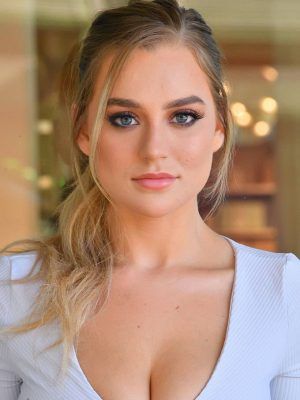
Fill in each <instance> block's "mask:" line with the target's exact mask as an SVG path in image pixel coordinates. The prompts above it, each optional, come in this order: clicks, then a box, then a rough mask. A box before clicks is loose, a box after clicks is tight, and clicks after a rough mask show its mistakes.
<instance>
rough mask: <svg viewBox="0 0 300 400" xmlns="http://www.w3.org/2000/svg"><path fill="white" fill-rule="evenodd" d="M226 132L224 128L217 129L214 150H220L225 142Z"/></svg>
mask: <svg viewBox="0 0 300 400" xmlns="http://www.w3.org/2000/svg"><path fill="white" fill-rule="evenodd" d="M224 139H225V134H224V131H223V129H217V130H216V132H215V135H214V143H213V152H214V153H215V152H216V151H218V150H219V149H220V148H221V147H222V146H223V144H224Z"/></svg>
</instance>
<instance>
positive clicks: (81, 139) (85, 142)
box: [76, 126, 90, 156]
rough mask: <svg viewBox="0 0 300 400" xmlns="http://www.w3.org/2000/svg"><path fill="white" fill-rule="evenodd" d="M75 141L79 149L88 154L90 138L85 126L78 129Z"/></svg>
mask: <svg viewBox="0 0 300 400" xmlns="http://www.w3.org/2000/svg"><path fill="white" fill-rule="evenodd" d="M76 142H77V144H78V147H79V148H80V150H81V151H82V152H83V153H84V154H85V155H86V156H89V155H90V138H89V135H88V133H87V132H86V130H85V126H84V127H82V129H81V130H80V131H79V133H78V136H77V138H76Z"/></svg>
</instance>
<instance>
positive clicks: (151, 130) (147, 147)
mask: <svg viewBox="0 0 300 400" xmlns="http://www.w3.org/2000/svg"><path fill="white" fill-rule="evenodd" d="M169 150H170V139H169V137H168V133H167V130H166V129H164V128H162V127H159V126H155V127H154V126H152V127H147V128H146V129H145V131H144V132H143V134H142V135H141V139H140V150H139V152H140V156H141V157H142V158H144V159H148V160H155V159H157V158H167V157H168V153H169Z"/></svg>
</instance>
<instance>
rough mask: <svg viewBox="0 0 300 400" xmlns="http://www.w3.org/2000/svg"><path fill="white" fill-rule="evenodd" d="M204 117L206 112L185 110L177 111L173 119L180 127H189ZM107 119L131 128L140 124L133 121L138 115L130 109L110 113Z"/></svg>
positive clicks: (116, 124) (121, 126) (112, 123)
mask: <svg viewBox="0 0 300 400" xmlns="http://www.w3.org/2000/svg"><path fill="white" fill-rule="evenodd" d="M178 116H179V119H177V118H178ZM203 117H204V114H200V113H198V112H196V111H193V110H183V111H180V112H177V113H176V114H173V119H174V118H176V119H177V122H172V124H175V125H178V126H180V127H188V126H191V125H193V124H194V123H195V122H196V121H197V120H198V119H202V118H203ZM107 119H108V121H109V122H110V123H111V125H113V126H115V127H117V128H129V127H131V126H134V125H139V124H138V123H136V124H132V123H131V122H132V120H135V119H136V117H135V115H134V114H132V113H130V112H128V111H124V112H120V113H117V114H113V115H109V116H108V118H107ZM117 120H120V122H117ZM187 121H188V122H187Z"/></svg>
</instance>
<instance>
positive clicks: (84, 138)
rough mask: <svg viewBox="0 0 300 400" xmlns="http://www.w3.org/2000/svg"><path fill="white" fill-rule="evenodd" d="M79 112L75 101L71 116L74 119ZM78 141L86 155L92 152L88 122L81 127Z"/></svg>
mask: <svg viewBox="0 0 300 400" xmlns="http://www.w3.org/2000/svg"><path fill="white" fill-rule="evenodd" d="M76 113H77V106H76V104H75V103H73V104H72V106H71V118H72V120H73V121H74V119H75V117H76ZM76 143H77V144H78V147H79V148H80V150H81V151H82V152H83V153H84V154H85V155H86V156H89V154H90V146H89V143H90V141H89V135H88V133H87V129H86V124H84V126H83V127H82V128H81V129H80V131H79V133H78V136H77V138H76Z"/></svg>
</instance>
